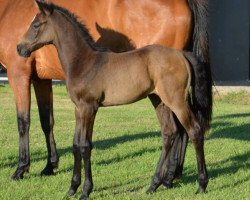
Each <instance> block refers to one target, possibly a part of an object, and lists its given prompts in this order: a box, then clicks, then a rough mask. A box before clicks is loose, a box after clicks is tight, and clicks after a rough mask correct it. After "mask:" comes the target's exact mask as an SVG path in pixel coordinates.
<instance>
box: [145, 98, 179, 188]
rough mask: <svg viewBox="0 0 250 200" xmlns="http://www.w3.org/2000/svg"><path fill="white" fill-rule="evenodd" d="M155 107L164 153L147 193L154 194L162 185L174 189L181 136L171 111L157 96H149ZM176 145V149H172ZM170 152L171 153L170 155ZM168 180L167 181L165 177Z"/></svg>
mask: <svg viewBox="0 0 250 200" xmlns="http://www.w3.org/2000/svg"><path fill="white" fill-rule="evenodd" d="M149 99H150V100H151V102H152V104H153V106H154V107H155V110H156V114H157V117H158V119H159V121H160V125H161V133H162V139H163V148H162V153H161V156H160V159H159V162H158V165H157V168H156V171H155V174H154V177H153V179H152V182H151V185H150V187H149V189H148V191H147V192H149V193H151V192H154V191H155V190H156V189H157V188H158V187H159V186H160V185H161V184H163V185H165V186H166V187H168V188H170V187H172V181H173V179H174V174H175V169H176V166H177V161H178V154H177V152H176V148H177V147H179V145H178V144H179V142H180V140H179V137H180V136H179V135H178V133H177V127H176V124H175V121H174V117H173V114H172V112H171V110H170V109H169V108H168V107H166V106H165V105H164V104H163V103H162V101H161V99H160V98H159V97H158V96H157V95H154V94H153V95H149ZM172 145H174V147H175V148H174V149H173V147H172ZM169 151H170V153H168V152H169ZM165 176H167V177H168V179H167V180H165V179H164V177H165Z"/></svg>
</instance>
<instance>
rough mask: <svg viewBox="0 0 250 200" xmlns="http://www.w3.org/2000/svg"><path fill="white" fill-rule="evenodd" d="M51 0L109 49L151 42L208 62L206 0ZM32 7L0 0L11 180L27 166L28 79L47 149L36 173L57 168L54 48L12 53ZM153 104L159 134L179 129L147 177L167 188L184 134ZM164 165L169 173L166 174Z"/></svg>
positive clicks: (27, 0) (177, 168) (178, 166)
mask: <svg viewBox="0 0 250 200" xmlns="http://www.w3.org/2000/svg"><path fill="white" fill-rule="evenodd" d="M53 2H55V3H57V4H59V5H61V6H63V7H66V8H68V9H69V10H71V11H73V12H74V13H76V14H77V15H78V16H79V17H80V18H82V19H83V20H84V22H85V24H86V25H87V27H88V28H89V30H90V34H91V35H92V36H93V38H94V40H96V41H97V43H98V44H99V45H102V46H106V47H108V48H110V49H111V50H113V51H126V50H130V49H133V48H139V47H142V46H145V45H147V44H153V43H155V44H161V45H164V46H169V47H173V48H177V49H184V48H186V49H193V51H194V52H195V53H196V55H197V56H198V57H199V59H200V60H201V61H204V62H208V45H207V33H206V5H205V0H154V1H153V0H152V1H145V0H138V1H133V0H110V1H108V2H107V1H98V0H92V1H88V0H81V1H80V0H73V1H70V2H69V1H64V0H53ZM35 12H36V9H35V6H34V3H33V1H32V0H11V1H10V0H1V6H0V24H1V26H0V38H1V40H0V62H1V63H2V64H3V66H5V68H7V73H8V78H9V82H10V85H11V87H12V89H13V93H14V96H15V102H16V110H17V121H18V131H19V139H20V140H19V144H20V145H19V162H18V167H17V170H16V171H15V173H14V174H13V176H12V178H13V179H20V178H22V177H23V174H24V172H26V171H28V169H29V166H30V156H29V126H30V85H31V82H32V83H33V85H34V89H35V93H36V98H37V103H38V108H39V115H40V121H41V126H42V129H43V132H44V133H45V137H46V144H47V150H48V160H47V165H46V167H45V168H44V170H43V171H42V172H41V173H42V174H44V175H50V174H53V169H54V168H55V167H57V164H58V161H59V158H58V155H57V151H56V145H55V141H54V137H53V125H54V118H53V100H52V86H51V79H61V80H63V79H64V78H65V76H64V73H63V71H62V69H61V66H60V64H59V61H58V58H57V53H56V51H55V49H54V48H53V47H51V46H48V47H44V48H42V49H41V50H39V51H37V52H35V53H33V54H32V55H31V57H30V58H20V57H19V56H18V55H17V52H16V44H17V43H18V41H19V40H20V38H21V35H22V34H23V33H24V32H25V31H26V30H27V27H28V25H29V23H30V22H31V20H32V17H33V16H34V14H35ZM23 13H25V15H23ZM16 16H22V17H16ZM13 27H14V28H13ZM131 30H133V31H131ZM10 33H11V34H10ZM17 68H18V69H17ZM152 98H154V97H152ZM154 102H155V101H154ZM154 106H155V107H156V110H157V115H158V117H159V116H164V117H163V118H161V119H163V120H162V121H161V130H162V134H163V133H166V132H176V131H180V134H178V135H177V136H176V137H175V138H174V142H173V143H174V146H173V148H172V151H171V155H170V160H169V159H168V156H167V154H166V151H165V148H164V147H163V149H162V154H161V157H160V160H159V163H158V166H157V169H156V172H155V176H154V178H153V182H152V185H155V187H153V189H152V191H154V189H155V188H157V187H158V186H159V185H160V184H161V183H163V184H164V185H166V186H168V187H170V186H171V184H172V180H173V178H174V176H178V175H179V174H181V171H182V166H183V160H184V156H185V149H186V144H187V136H186V133H184V132H183V129H182V128H181V127H180V128H178V127H177V125H176V123H175V122H174V120H175V117H174V116H173V115H172V113H171V112H170V111H169V109H168V108H167V107H165V106H164V105H163V104H162V103H161V102H157V103H154ZM163 135H164V134H163ZM167 166H168V173H166V174H165V171H166V170H165V169H166V167H167Z"/></svg>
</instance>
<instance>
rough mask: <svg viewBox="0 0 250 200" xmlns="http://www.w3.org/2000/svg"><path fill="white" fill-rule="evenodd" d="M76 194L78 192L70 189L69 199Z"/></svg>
mask: <svg viewBox="0 0 250 200" xmlns="http://www.w3.org/2000/svg"><path fill="white" fill-rule="evenodd" d="M75 193H76V190H74V189H72V188H70V189H69V191H68V193H67V196H68V197H71V196H73V195H74V194H75Z"/></svg>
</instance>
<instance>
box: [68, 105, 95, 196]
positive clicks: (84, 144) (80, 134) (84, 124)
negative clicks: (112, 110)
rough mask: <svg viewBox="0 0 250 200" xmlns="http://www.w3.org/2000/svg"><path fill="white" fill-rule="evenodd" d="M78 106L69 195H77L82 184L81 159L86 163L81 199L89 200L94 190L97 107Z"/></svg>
mask: <svg viewBox="0 0 250 200" xmlns="http://www.w3.org/2000/svg"><path fill="white" fill-rule="evenodd" d="M81 104H82V105H77V107H76V110H75V115H76V130H75V136H74V141H73V153H74V171H73V177H72V181H71V186H70V189H69V192H68V195H69V196H71V195H73V194H75V192H76V190H77V188H78V187H79V185H80V183H81V159H80V158H83V162H84V176H85V180H84V186H83V192H82V195H81V197H80V199H87V198H88V196H89V194H90V193H91V191H92V189H93V181H92V172H91V160H90V158H91V150H92V133H93V126H94V120H95V115H96V112H97V106H93V105H90V104H89V103H83V102H81Z"/></svg>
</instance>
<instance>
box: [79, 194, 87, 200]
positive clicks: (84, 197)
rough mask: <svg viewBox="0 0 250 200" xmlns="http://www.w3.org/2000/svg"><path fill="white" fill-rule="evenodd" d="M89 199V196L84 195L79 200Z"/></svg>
mask: <svg viewBox="0 0 250 200" xmlns="http://www.w3.org/2000/svg"><path fill="white" fill-rule="evenodd" d="M86 199H88V196H87V195H86V194H82V195H81V196H80V198H79V200H86Z"/></svg>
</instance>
